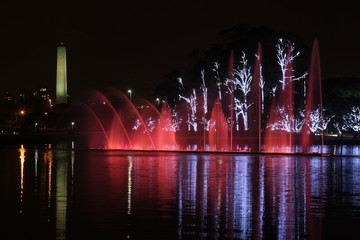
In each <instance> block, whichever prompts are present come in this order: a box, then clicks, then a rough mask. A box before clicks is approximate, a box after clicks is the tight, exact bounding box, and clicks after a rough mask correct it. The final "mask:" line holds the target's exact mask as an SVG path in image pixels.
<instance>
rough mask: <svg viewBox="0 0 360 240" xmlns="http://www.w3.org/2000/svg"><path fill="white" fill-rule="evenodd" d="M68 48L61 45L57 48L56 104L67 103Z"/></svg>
mask: <svg viewBox="0 0 360 240" xmlns="http://www.w3.org/2000/svg"><path fill="white" fill-rule="evenodd" d="M67 100H68V94H67V74H66V47H65V46H63V45H62V44H61V46H58V48H57V65H56V103H58V104H61V103H67Z"/></svg>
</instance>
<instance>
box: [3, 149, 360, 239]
mask: <svg viewBox="0 0 360 240" xmlns="http://www.w3.org/2000/svg"><path fill="white" fill-rule="evenodd" d="M9 151H11V150H9ZM17 158H18V159H20V164H19V165H18V166H19V168H18V174H17V178H19V176H20V179H19V180H18V182H19V185H18V186H19V189H20V193H19V190H18V197H19V198H20V201H19V204H18V205H17V206H16V207H17V209H20V210H19V211H18V212H19V216H17V217H15V219H17V220H16V221H18V222H19V223H21V224H28V223H29V222H31V221H34V223H33V225H35V226H36V227H35V228H34V230H33V231H31V229H28V231H30V232H31V234H32V236H33V237H35V238H37V239H67V240H69V239H79V238H82V237H83V238H87V237H90V236H91V237H95V238H102V239H109V238H112V239H113V238H119V239H126V238H130V239H144V238H146V239H219V238H222V239H264V238H266V239H326V238H328V237H329V236H331V234H335V230H334V229H335V228H334V226H336V225H337V224H338V223H339V220H338V219H341V221H343V222H344V223H354V222H355V223H359V221H360V158H356V157H351V158H350V157H341V158H340V157H332V158H330V157H327V158H321V157H310V156H307V157H305V156H304V157H300V156H297V157H295V156H279V155H232V154H176V153H136V152H116V151H114V152H112V151H76V150H74V149H70V150H65V149H64V150H59V149H52V148H51V147H49V146H47V147H44V148H28V149H26V148H24V147H20V148H19V149H18V153H17ZM25 159H26V161H25ZM7 161H11V158H8V159H7ZM18 161H19V160H18ZM9 166H10V168H11V166H12V165H9ZM8 170H10V169H8ZM11 171H13V170H11ZM11 182H12V181H8V182H7V184H8V185H7V186H6V188H4V189H8V190H6V191H9V192H10V193H11V188H12V187H13V186H12V185H11ZM6 195H9V194H6ZM34 209H35V210H34ZM20 215H21V216H22V217H20ZM24 219H26V220H24ZM24 226H25V225H24ZM35 229H41V230H42V231H37V230H35ZM345 229H346V230H347V231H348V232H350V233H354V231H355V229H351V228H350V227H347V226H345ZM17 234H20V235H21V233H17Z"/></svg>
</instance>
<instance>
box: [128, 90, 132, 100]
mask: <svg viewBox="0 0 360 240" xmlns="http://www.w3.org/2000/svg"><path fill="white" fill-rule="evenodd" d="M127 92H128V93H129V99H131V93H132V92H131V89H129V90H127Z"/></svg>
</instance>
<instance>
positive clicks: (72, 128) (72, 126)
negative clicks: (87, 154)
mask: <svg viewBox="0 0 360 240" xmlns="http://www.w3.org/2000/svg"><path fill="white" fill-rule="evenodd" d="M74 125H75V122H71V130H74Z"/></svg>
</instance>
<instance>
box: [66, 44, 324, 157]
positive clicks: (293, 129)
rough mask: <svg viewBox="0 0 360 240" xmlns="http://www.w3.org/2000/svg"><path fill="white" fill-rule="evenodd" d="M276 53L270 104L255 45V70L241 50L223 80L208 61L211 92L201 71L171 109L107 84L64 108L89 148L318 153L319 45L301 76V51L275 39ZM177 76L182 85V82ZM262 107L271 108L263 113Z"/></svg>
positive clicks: (320, 125)
mask: <svg viewBox="0 0 360 240" xmlns="http://www.w3.org/2000/svg"><path fill="white" fill-rule="evenodd" d="M276 50H277V52H276V58H277V63H278V65H279V69H280V70H281V77H280V79H279V80H278V82H277V85H276V86H275V87H273V88H271V92H270V93H268V94H269V95H270V96H272V97H271V104H267V103H266V101H265V97H264V96H265V95H266V94H267V93H266V92H265V86H266V84H267V82H266V79H264V77H263V74H262V67H263V66H262V65H263V59H262V58H263V56H262V46H261V44H258V49H257V52H256V54H255V62H254V67H253V68H252V67H251V66H250V64H249V62H248V59H247V56H246V55H245V53H241V55H240V61H239V64H238V65H236V64H235V62H234V53H233V52H231V54H230V57H229V62H228V64H227V69H228V70H227V73H226V74H223V75H225V76H226V77H225V78H221V77H220V76H221V74H220V73H219V71H220V70H219V69H220V67H219V66H220V64H219V63H218V62H215V63H214V66H213V72H212V76H213V77H214V78H215V82H216V86H215V87H213V88H212V89H211V90H212V93H213V94H209V91H210V89H209V88H208V86H207V84H206V76H207V75H209V74H207V73H205V70H203V71H202V72H201V78H202V84H201V87H200V88H199V89H192V91H191V92H190V93H189V94H187V95H185V94H179V96H178V102H177V103H176V105H175V106H172V107H170V106H169V105H168V104H167V102H166V101H162V102H161V104H158V106H157V107H155V106H154V104H152V103H150V102H149V101H147V100H145V99H131V100H130V99H129V98H128V97H127V96H126V95H125V94H124V93H122V92H121V91H119V90H117V89H114V88H107V89H104V90H102V91H97V90H91V91H88V92H87V94H86V96H84V97H83V98H82V99H81V101H79V102H77V103H76V104H74V105H73V106H72V109H71V110H72V111H70V112H69V113H75V114H73V115H72V116H71V117H72V121H78V122H80V124H77V133H78V135H79V136H80V139H81V140H82V142H83V144H85V146H86V147H87V148H91V149H119V150H121V149H123V150H162V151H163V150H166V151H214V152H216V151H224V152H281V153H293V152H301V153H305V152H306V153H308V152H317V153H322V151H323V150H322V148H317V149H315V150H314V149H312V148H311V146H313V145H314V144H315V142H314V141H313V140H314V139H315V135H316V134H319V133H320V134H323V130H324V128H325V127H326V124H327V122H328V120H325V118H324V116H323V115H322V102H321V74H320V61H319V54H318V52H319V48H318V43H317V41H316V40H315V41H314V46H313V51H312V57H311V64H310V69H309V74H308V73H307V72H305V73H303V74H302V75H300V76H295V71H294V62H295V60H296V58H297V56H298V55H299V54H300V53H299V52H296V51H295V46H294V44H293V43H292V42H290V41H287V40H284V39H279V41H278V43H277V45H276ZM235 65H236V66H235ZM178 81H179V85H180V87H182V88H183V85H182V84H183V83H182V79H180V78H179V79H178ZM295 82H301V83H302V86H303V93H302V94H298V93H297V94H295V93H294V92H296V91H295V87H294V86H295V85H294V83H295ZM183 89H184V88H183ZM214 93H215V94H214ZM210 95H211V97H209V96H210ZM214 95H216V96H215V97H214ZM299 102H300V103H301V104H299ZM266 105H268V106H269V109H270V110H268V111H265V106H266ZM322 144H323V141H322ZM319 149H320V150H319Z"/></svg>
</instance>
